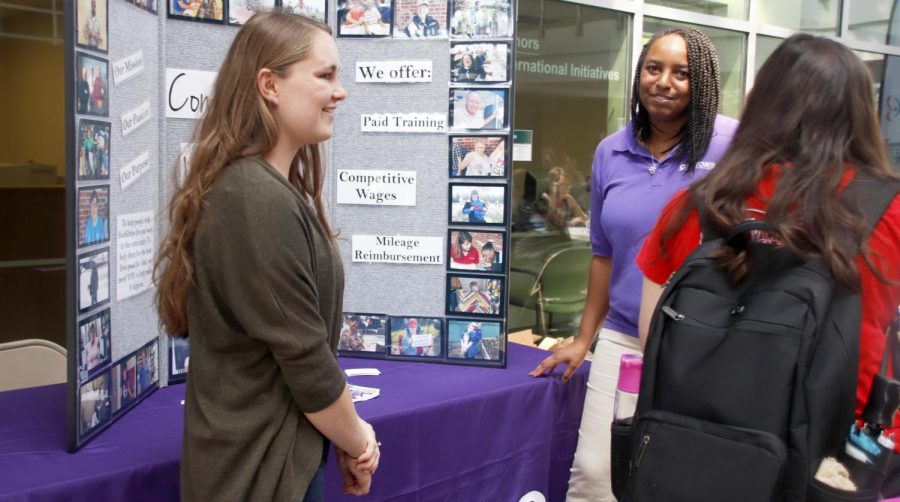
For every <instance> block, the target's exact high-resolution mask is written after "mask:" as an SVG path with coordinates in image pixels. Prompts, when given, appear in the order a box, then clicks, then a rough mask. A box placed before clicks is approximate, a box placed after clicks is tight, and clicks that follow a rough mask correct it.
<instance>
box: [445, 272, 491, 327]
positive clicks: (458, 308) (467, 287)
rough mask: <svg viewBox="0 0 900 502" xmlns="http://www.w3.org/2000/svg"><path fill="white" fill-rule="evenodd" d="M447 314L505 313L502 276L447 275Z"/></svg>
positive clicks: (488, 314)
mask: <svg viewBox="0 0 900 502" xmlns="http://www.w3.org/2000/svg"><path fill="white" fill-rule="evenodd" d="M447 289H448V291H447V314H460V313H465V314H473V315H483V316H493V317H497V316H501V315H503V295H504V294H505V291H504V279H503V278H502V277H473V276H462V275H453V274H451V275H448V276H447Z"/></svg>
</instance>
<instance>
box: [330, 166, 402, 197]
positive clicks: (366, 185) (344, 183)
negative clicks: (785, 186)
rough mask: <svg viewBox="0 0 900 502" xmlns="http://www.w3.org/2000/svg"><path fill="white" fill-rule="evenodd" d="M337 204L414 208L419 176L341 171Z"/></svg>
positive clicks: (391, 172) (392, 172)
mask: <svg viewBox="0 0 900 502" xmlns="http://www.w3.org/2000/svg"><path fill="white" fill-rule="evenodd" d="M337 203H338V204H364V205H370V206H415V205H416V172H415V171H384V170H374V169H365V170H354V169H341V170H338V172H337Z"/></svg>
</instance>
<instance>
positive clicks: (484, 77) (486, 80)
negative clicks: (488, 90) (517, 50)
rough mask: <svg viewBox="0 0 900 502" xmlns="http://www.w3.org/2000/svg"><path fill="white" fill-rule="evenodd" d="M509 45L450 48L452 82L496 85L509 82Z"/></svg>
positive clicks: (461, 44)
mask: <svg viewBox="0 0 900 502" xmlns="http://www.w3.org/2000/svg"><path fill="white" fill-rule="evenodd" d="M509 52H510V50H509V43H507V42H490V43H456V44H453V45H451V46H450V82H452V83H454V84H496V83H501V82H506V81H508V80H509V75H510V72H509V62H510V57H509Z"/></svg>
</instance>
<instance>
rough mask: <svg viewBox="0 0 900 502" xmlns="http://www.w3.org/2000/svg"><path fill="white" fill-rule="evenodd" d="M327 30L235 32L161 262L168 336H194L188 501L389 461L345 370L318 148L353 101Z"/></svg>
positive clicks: (298, 493)
mask: <svg viewBox="0 0 900 502" xmlns="http://www.w3.org/2000/svg"><path fill="white" fill-rule="evenodd" d="M339 63H340V60H339V58H338V53H337V48H336V47H335V44H334V40H333V39H332V37H331V30H330V29H329V27H328V26H327V25H325V24H322V23H318V22H315V21H312V20H310V19H308V18H305V17H302V16H294V15H290V14H283V13H275V12H268V13H259V14H256V15H255V16H253V17H252V18H251V19H250V20H249V21H248V22H247V24H245V25H244V26H243V27H242V28H241V30H240V31H239V32H238V33H237V36H236V37H235V39H234V42H233V43H232V45H231V48H230V49H229V51H228V54H227V55H226V57H225V60H224V62H223V63H222V67H221V69H220V70H219V73H218V77H217V79H216V83H215V87H214V92H213V97H212V99H211V101H210V103H209V108H208V110H207V111H206V114H205V115H204V116H203V119H202V120H201V122H200V124H199V128H198V130H197V132H196V138H195V142H196V145H197V146H196V149H195V151H194V154H193V156H192V157H191V166H190V172H189V174H188V176H187V179H186V181H185V183H184V185H183V186H181V187H179V188H178V190H177V191H176V192H175V195H174V197H173V198H172V201H171V203H170V207H169V222H170V229H169V234H168V236H167V237H166V239H165V240H164V242H163V244H162V248H161V250H160V254H159V261H158V262H157V266H156V279H157V287H158V289H157V305H158V308H159V314H160V319H161V321H162V324H163V326H164V328H165V329H166V331H167V332H168V333H170V334H172V335H175V336H188V335H190V340H191V371H190V376H189V377H188V379H187V387H186V390H185V404H184V408H185V412H184V413H185V420H184V442H183V450H182V459H181V498H182V499H183V500H186V501H189V500H217V501H222V500H298V501H299V500H321V498H322V474H321V473H322V465H323V464H324V460H325V458H326V453H327V451H328V447H329V441H330V442H331V443H334V445H335V449H336V451H337V457H338V463H339V465H340V466H341V468H342V469H341V472H342V474H343V476H344V490H345V492H350V493H354V494H357V495H362V494H365V493H366V492H367V491H368V489H369V483H370V482H371V476H372V473H373V472H374V470H375V468H376V467H377V465H378V456H379V452H378V446H377V442H376V440H375V433H374V431H373V430H372V427H371V426H370V425H369V424H367V423H366V422H364V421H363V420H362V419H360V418H359V416H357V414H356V410H355V409H354V407H353V403H352V401H351V398H350V393H349V391H348V388H347V381H346V379H345V378H344V375H343V372H342V371H341V368H340V367H339V366H338V364H337V360H336V354H337V344H338V338H339V334H340V327H341V317H342V300H343V288H344V279H343V270H342V266H341V259H340V255H339V253H338V250H337V247H336V245H335V242H334V232H332V230H331V227H330V226H329V225H328V221H327V220H326V218H325V211H324V208H323V205H322V183H323V180H324V177H325V173H324V167H323V162H322V158H321V154H320V150H319V145H320V143H322V142H323V141H325V140H327V139H328V138H330V137H331V135H332V132H333V121H334V111H335V108H336V106H337V104H338V103H340V102H341V101H343V100H344V98H345V97H346V93H345V92H344V88H343V87H342V86H341V84H340V82H338V80H337V75H338V66H339Z"/></svg>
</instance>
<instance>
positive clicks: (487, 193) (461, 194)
mask: <svg viewBox="0 0 900 502" xmlns="http://www.w3.org/2000/svg"><path fill="white" fill-rule="evenodd" d="M505 222H506V186H504V185H473V184H457V183H450V223H467V224H470V225H503V224H504V223H505Z"/></svg>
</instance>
